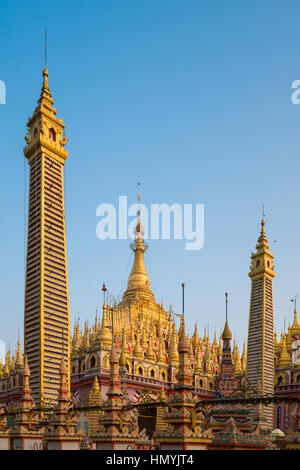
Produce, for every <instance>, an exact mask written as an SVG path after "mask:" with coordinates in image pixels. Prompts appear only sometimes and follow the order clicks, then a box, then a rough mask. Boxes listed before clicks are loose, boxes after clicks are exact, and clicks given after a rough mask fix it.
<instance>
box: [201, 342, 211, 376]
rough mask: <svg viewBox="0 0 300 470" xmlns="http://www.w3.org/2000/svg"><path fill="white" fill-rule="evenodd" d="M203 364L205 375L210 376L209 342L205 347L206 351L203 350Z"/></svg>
mask: <svg viewBox="0 0 300 470" xmlns="http://www.w3.org/2000/svg"><path fill="white" fill-rule="evenodd" d="M203 363H204V364H205V365H206V367H205V372H206V374H208V375H211V374H212V364H211V350H210V344H209V342H208V343H207V346H206V350H205V353H204V357H203Z"/></svg>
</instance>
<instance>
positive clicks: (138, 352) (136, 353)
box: [133, 330, 144, 360]
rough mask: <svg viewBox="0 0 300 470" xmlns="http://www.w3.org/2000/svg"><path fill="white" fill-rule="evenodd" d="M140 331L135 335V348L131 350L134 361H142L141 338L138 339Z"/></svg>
mask: <svg viewBox="0 0 300 470" xmlns="http://www.w3.org/2000/svg"><path fill="white" fill-rule="evenodd" d="M140 336H141V335H140V331H139V330H138V331H137V335H136V343H135V348H134V350H133V355H134V357H135V358H136V359H139V360H141V359H143V358H144V356H143V351H142V348H141V341H140V340H141V338H140Z"/></svg>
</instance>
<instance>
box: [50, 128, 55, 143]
mask: <svg viewBox="0 0 300 470" xmlns="http://www.w3.org/2000/svg"><path fill="white" fill-rule="evenodd" d="M49 139H50V140H53V142H56V133H55V130H54V129H53V127H51V129H49Z"/></svg>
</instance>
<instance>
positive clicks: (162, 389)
mask: <svg viewBox="0 0 300 470" xmlns="http://www.w3.org/2000/svg"><path fill="white" fill-rule="evenodd" d="M166 400H167V398H166V394H165V387H164V384H162V386H161V389H160V394H159V401H166Z"/></svg>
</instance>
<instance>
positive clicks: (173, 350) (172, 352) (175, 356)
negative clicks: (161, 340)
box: [169, 322, 179, 365]
mask: <svg viewBox="0 0 300 470" xmlns="http://www.w3.org/2000/svg"><path fill="white" fill-rule="evenodd" d="M169 358H170V364H171V365H178V364H179V353H178V348H177V331H176V325H175V322H174V323H173V327H172V337H171V345H170V348H169Z"/></svg>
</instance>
